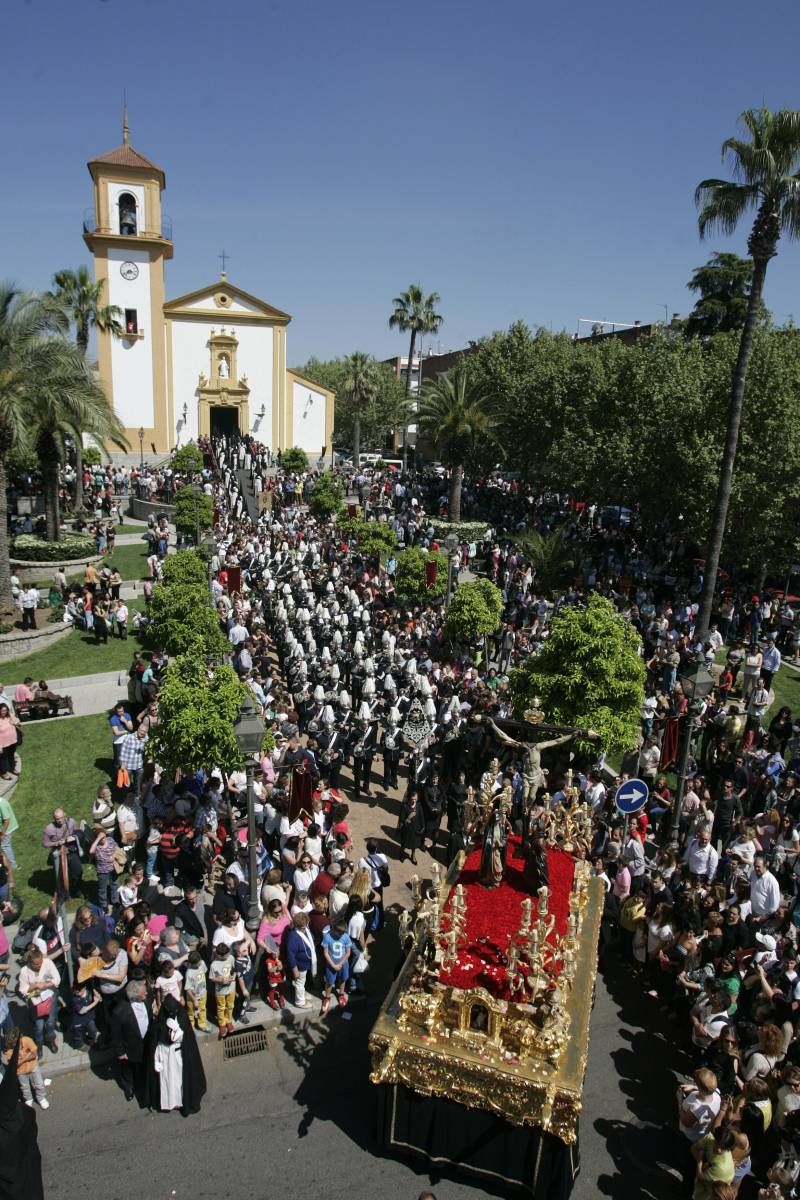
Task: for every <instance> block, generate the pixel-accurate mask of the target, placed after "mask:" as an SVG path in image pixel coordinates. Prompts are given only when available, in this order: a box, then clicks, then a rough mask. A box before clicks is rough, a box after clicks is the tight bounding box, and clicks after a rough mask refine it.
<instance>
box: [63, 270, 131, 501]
mask: <svg viewBox="0 0 800 1200" xmlns="http://www.w3.org/2000/svg"><path fill="white" fill-rule="evenodd" d="M104 287H105V280H104V279H98V280H97V282H96V283H93V282H92V280H91V278H90V277H89V272H88V271H87V270H86V267H78V269H77V271H56V273H55V275H54V276H53V289H54V290H53V291H52V292H49V293H48V298H49V299H50V300H52V302H53V304H55V305H56V307H57V308H59V309H61V311H62V312H63V313H64V315H65V316H66V317H67V318H68V319H69V320H70V321H71V322H72V324H73V325H74V327H75V341H76V342H77V345H78V348H79V349H80V351H81V354H83V356H84V358H85V357H86V351H87V350H88V348H89V334H90V332H91V330H92V329H93V328H94V329H97V330H98V331H99V332H100V333H106V332H108V331H110V332H111V333H112V335H113V336H114V337H119V336H120V334H121V333H122V332H123V325H122V321H123V316H124V314H123V312H122V309H121V308H119V307H118V306H117V305H116V304H101V300H102V298H103V288H104ZM88 432H89V430H88V429H78V430H76V431H75V511H76V512H79V511H80V509H82V508H83V434H84V433H88Z"/></svg>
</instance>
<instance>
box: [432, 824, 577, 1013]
mask: <svg viewBox="0 0 800 1200" xmlns="http://www.w3.org/2000/svg"><path fill="white" fill-rule="evenodd" d="M481 853H482V848H481V847H480V846H476V847H475V849H474V850H472V851H471V853H470V854H469V856H468V857H467V859H466V862H465V863H464V866H463V868H462V870H461V874H460V876H459V878H458V880H457V881H456V882H457V883H460V884H462V886H463V888H464V897H465V900H466V906H467V919H466V939H467V940H466V944H465V945H463V946H461V947H460V948H459V950H458V953H457V955H456V962H455V963H454V964H453V966H452V967H450V968H449V969H448V970H444V969H442V970H441V971H440V973H439V980H440V982H441V983H443V984H445V985H447V986H448V987H458V988H472V987H483V988H486V990H487V992H489V994H490V995H492V996H494V997H495V998H496V999H508V998H509V995H510V993H509V990H508V978H507V976H506V960H507V956H508V950H509V946H510V944H511V938H512V936H513V935H514V934H515V933H516V932H517V930H518V929H519V927H520V924H521V921H522V901H523V900H524V899H525V897H526V896H530V897H531V899H532V901H533V905H532V912H533V920H534V921H535V920H536V917H537V913H538V907H539V905H538V897H537V896H531V893H530V891H529V890H528V886H527V882H526V878H525V860H524V858H523V855H522V846H521V839H520V838H519V837H513V836H512V837H510V838H509V840H508V856H507V861H506V871H505V875H504V877H503V882H502V884H501V885H500V887H499V888H485V887H484V886H483V885H482V884H481V882H480V866H481ZM547 861H548V865H549V868H550V884H549V887H550V898H549V912H550V913H551V914H552V915H553V916H554V917H555V919H556V921H555V932H556V934H557V935H558V936H563V935H564V934H565V933H566V930H567V921H568V918H569V894H570V891H571V889H572V880H573V877H574V874H575V863H574V860H573V858H572V856H571V855H570V854H567V853H566V851H564V850H555V849H549V850H548V852H547ZM452 894H453V893H452V892H451V897H452ZM449 910H450V900H449V899H448V903H447V905H446V906H445V910H444V919H443V922H442V924H443V928H444V929H447V928H448V927H449V920H448V913H449Z"/></svg>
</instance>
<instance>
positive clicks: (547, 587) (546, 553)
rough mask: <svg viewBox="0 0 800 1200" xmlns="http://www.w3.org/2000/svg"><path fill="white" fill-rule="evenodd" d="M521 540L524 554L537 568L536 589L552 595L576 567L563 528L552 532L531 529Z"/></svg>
mask: <svg viewBox="0 0 800 1200" xmlns="http://www.w3.org/2000/svg"><path fill="white" fill-rule="evenodd" d="M519 540H520V544H521V545H522V552H523V554H524V555H525V557H526V559H527V560H528V562H529V563H530V564H531V566H532V567H534V568H535V570H536V578H535V580H534V586H535V587H536V590H537V591H541V592H544V593H546V595H548V596H550V595H552V594H553V593H554V592H556V591H557V590H558V588H559V587H560V586H561V584H563V583H565V582H566V580H567V577H568V576H569V574H570V572H571V571H573V570H574V569H575V557H574V554H573V551H572V550H571V549H570V548H569V547H568V546H567V544H566V542H565V541H564V533H563V530H561V529H554V530H553V531H552V533H538V532H537V531H536V530H530V531H529V532H527V533H524V534H522V536H521V537H520V539H519Z"/></svg>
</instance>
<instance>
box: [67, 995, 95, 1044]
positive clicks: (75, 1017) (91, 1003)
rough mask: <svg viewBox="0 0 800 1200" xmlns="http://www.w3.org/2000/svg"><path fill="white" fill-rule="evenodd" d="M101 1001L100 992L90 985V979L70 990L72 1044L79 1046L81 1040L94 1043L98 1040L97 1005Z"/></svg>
mask: <svg viewBox="0 0 800 1200" xmlns="http://www.w3.org/2000/svg"><path fill="white" fill-rule="evenodd" d="M101 1001H102V996H101V995H100V993H99V992H98V991H97V990H96V989H95V988H94V987H93V986H92V983H91V981H90V980H86V982H85V983H77V982H76V984H75V987H74V989H73V992H72V1025H71V1026H70V1036H71V1038H72V1041H73V1045H76V1046H78V1047H80V1045H81V1043H82V1042H88V1043H89V1044H90V1045H94V1043H95V1042H99V1040H100V1036H101V1035H100V1031H99V1030H98V1028H97V1021H96V1015H97V1006H98V1004H100V1003H101Z"/></svg>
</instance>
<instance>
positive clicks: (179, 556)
mask: <svg viewBox="0 0 800 1200" xmlns="http://www.w3.org/2000/svg"><path fill="white" fill-rule="evenodd" d="M207 583H208V567H207V565H206V563H204V562H203V560H202V558H201V557H200V555H199V554H198V553H197V551H196V550H178V551H177V552H176V553H175V554H169V555H167V557H166V558H165V559H164V562H163V565H162V568H161V584H160V586H161V587H172V586H173V585H177V586H183V587H186V586H188V587H196V588H205V587H206V585H207Z"/></svg>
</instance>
